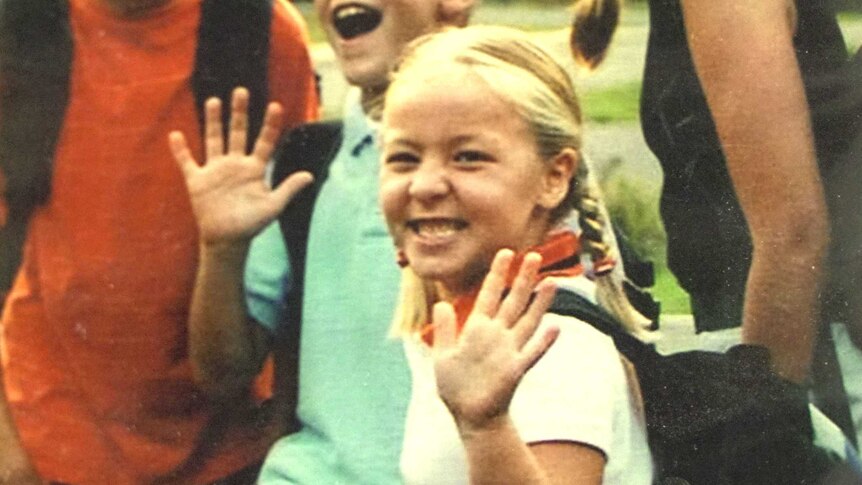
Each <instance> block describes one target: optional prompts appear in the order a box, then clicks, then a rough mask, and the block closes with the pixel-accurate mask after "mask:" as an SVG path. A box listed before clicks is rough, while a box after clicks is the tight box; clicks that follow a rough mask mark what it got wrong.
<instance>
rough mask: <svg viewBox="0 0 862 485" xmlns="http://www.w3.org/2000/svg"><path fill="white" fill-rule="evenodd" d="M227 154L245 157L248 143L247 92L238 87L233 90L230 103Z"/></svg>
mask: <svg viewBox="0 0 862 485" xmlns="http://www.w3.org/2000/svg"><path fill="white" fill-rule="evenodd" d="M229 136H230V137H229V139H228V152H230V153H231V154H234V155H240V156H242V155H245V145H246V143H247V141H248V90H247V89H246V88H243V87H238V88H236V89H234V90H233V96H231V103H230V132H229Z"/></svg>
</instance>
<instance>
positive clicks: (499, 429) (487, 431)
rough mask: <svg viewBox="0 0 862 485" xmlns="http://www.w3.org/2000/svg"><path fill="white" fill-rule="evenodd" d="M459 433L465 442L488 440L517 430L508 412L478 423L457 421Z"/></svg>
mask: <svg viewBox="0 0 862 485" xmlns="http://www.w3.org/2000/svg"><path fill="white" fill-rule="evenodd" d="M455 423H456V425H457V427H458V433H459V434H460V435H461V440H462V441H463V442H465V443H466V442H468V441H471V440H478V441H481V440H486V439H489V438H491V437H493V436H496V435H499V434H501V433H509V432H511V431H513V430H514V429H515V425H514V423H513V422H512V419H511V417H510V416H509V413H508V412H504V413H501V414H498V415H495V416H491V417H488V418H485V419H482V420H478V421H471V420H464V419H457V418H456V419H455Z"/></svg>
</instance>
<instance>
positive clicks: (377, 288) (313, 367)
mask: <svg viewBox="0 0 862 485" xmlns="http://www.w3.org/2000/svg"><path fill="white" fill-rule="evenodd" d="M374 137H375V133H374V128H373V127H372V126H371V125H370V124H369V123H368V121H367V120H366V118H365V115H364V113H363V112H362V109H361V108H360V106H359V101H358V93H355V92H354V93H351V96H350V98H349V99H348V103H347V107H346V109H345V116H344V142H343V143H342V146H341V149H340V151H339V153H338V154H337V155H336V158H335V159H334V161H333V162H332V165H331V167H330V173H329V177H328V178H327V179H326V181H325V183H324V184H323V186H322V188H321V191H320V194H319V196H318V198H317V202H316V204H315V207H314V212H313V214H312V219H311V230H310V234H309V241H308V255H307V262H306V275H305V293H304V302H303V317H302V330H301V334H302V336H301V342H300V363H299V407H298V411H297V412H298V416H299V419H300V422H301V423H302V429H301V430H300V431H299V432H297V433H294V434H292V435H289V436H286V437H284V438H282V439H281V440H279V441H278V442H277V443H276V444H275V445H274V446H273V448H272V450H271V451H270V453H269V456H268V457H267V459H266V462H265V464H264V467H263V470H262V472H261V476H260V483H263V484H269V483H299V484H320V483H326V484H373V485H385V484H394V483H401V478H400V474H399V471H398V461H399V456H400V454H401V442H402V436H403V427H404V419H405V414H406V408H407V402H408V399H409V393H410V381H409V372H408V368H407V364H406V361H405V358H404V355H403V350H402V346H401V343H400V342H399V341H396V340H393V339H391V338H388V337H387V333H388V331H389V326H390V324H391V322H392V315H393V311H394V309H395V305H396V296H397V294H398V286H399V281H400V274H399V271H398V267H397V265H396V264H395V254H394V249H393V245H392V240H391V239H390V237H389V234H388V232H387V230H386V225H385V223H384V220H383V217H382V214H381V211H380V208H379V204H378V202H377V192H378V172H379V167H378V165H379V156H380V155H379V151H378V148H377V143H376V141H374V140H375V138H374ZM286 261H287V258H286V252H285V248H284V243H283V240H282V239H281V235H280V233H279V232H278V228H277V227H276V226H273V227H271V228H269V229H268V230H267V231H266V232H264V233H262V234H261V235H260V236H259V237H258V238H257V239H256V240H255V241H254V244H253V245H252V250H251V254H250V257H249V263H248V267H247V274H246V286H247V297H248V298H247V300H248V305H249V311H250V313H251V315H252V316H253V317H254V318H256V319H258V320H259V321H260V322H261V323H262V324H264V325H266V326H268V327H269V328H272V329H274V328H275V325H276V323H277V322H278V321H279V319H278V315H279V311H280V308H281V306H282V303H281V302H283V301H284V298H283V296H284V293H285V288H286V287H287V284H288V282H289V279H290V278H289V268H287V267H286ZM291 324H298V322H291Z"/></svg>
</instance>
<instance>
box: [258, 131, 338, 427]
mask: <svg viewBox="0 0 862 485" xmlns="http://www.w3.org/2000/svg"><path fill="white" fill-rule="evenodd" d="M342 131H343V130H342V124H341V122H337V121H335V122H324V123H309V124H305V125H300V126H298V127H296V128H295V129H293V131H291V132H290V133H289V134H288V135H287V136H286V137H285V138H284V140H283V141H282V143H281V144H280V145H279V147H278V149H277V151H276V155H275V168H274V171H273V186H276V185H277V184H279V183H281V181H283V180H284V179H285V178H287V176H288V175H290V174H292V173H294V172H296V171H297V170H308V171H309V172H311V173H312V174H313V175H314V182H313V183H312V184H311V186H310V187H306V188H305V189H303V190H302V191H301V192H299V193H298V194H297V195H296V197H294V199H293V200H292V201H291V202H290V204H288V206H287V207H286V208H285V209H284V211H283V212H282V213H281V214H280V215H279V218H278V221H279V226H280V227H281V233H282V236H283V238H284V243H285V246H286V247H287V254H288V258H289V260H290V269H291V278H292V286H291V289H290V291H289V292H288V294H287V296H286V299H285V306H284V309H285V311H284V312H283V316H282V321H281V322H279V323H280V324H279V325H278V329H279V334H278V335H277V338H276V339H275V358H276V359H277V365H276V372H277V375H276V379H277V382H278V383H279V384H280V385H281V387H279V388H277V389H276V391H277V392H279V393H283V395H284V396H283V398H282V399H279V401H281V402H283V403H285V404H286V405H287V406H288V408H287V409H284V410H283V412H284V413H285V415H286V416H290V417H291V419H294V418H295V414H296V412H295V411H296V410H295V406H296V403H297V397H298V377H299V376H298V373H297V370H298V369H299V337H300V332H301V327H302V325H301V323H300V322H301V319H302V300H303V294H304V293H303V288H304V283H305V257H306V252H307V249H308V233H309V230H310V228H311V216H312V213H313V211H314V204H315V201H316V200H317V195H318V194H319V193H320V189H321V187H322V186H323V183H324V182H325V181H326V178H327V175H328V174H329V166H330V165H331V163H332V160H333V159H334V158H335V155H336V154H337V153H338V149H339V148H340V146H341V141H342ZM279 372H280V374H279ZM298 425H299V424H298V423H297V422H296V421H294V422H292V423H290V426H291V429H292V430H293V429H298Z"/></svg>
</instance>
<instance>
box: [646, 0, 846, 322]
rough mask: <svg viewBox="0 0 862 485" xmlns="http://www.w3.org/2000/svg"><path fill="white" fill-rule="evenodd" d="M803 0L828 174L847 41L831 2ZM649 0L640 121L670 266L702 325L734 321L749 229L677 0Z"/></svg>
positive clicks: (806, 66) (803, 40)
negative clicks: (659, 179) (656, 181)
mask: <svg viewBox="0 0 862 485" xmlns="http://www.w3.org/2000/svg"><path fill="white" fill-rule="evenodd" d="M797 3H798V5H797V8H798V15H799V24H798V28H797V32H796V35H795V36H794V43H795V46H796V53H797V57H798V59H799V65H800V68H801V71H802V76H803V80H804V83H805V89H806V94H807V96H808V100H809V104H811V107H812V119H813V126H814V132H815V139H816V144H817V153H818V159H819V163H820V165H821V170H823V171H824V173H826V172H827V171H829V170H830V168H831V163H832V161H833V160H835V158H836V154H837V153H842V152H843V151H845V150H846V144H847V141H848V140H849V139H850V135H851V134H852V133H853V131H852V130H853V124H852V123H848V122H847V119H846V118H847V116H846V114H845V113H844V112H843V111H846V110H847V106H846V105H844V106H841V105H839V103H837V100H839V99H841V97H842V95H843V94H844V93H845V92H846V89H845V88H846V85H845V82H846V81H845V77H844V71H843V69H844V68H845V67H846V57H847V56H846V50H845V46H844V40H843V38H842V36H841V32H840V30H839V28H838V24H837V22H836V20H835V15H834V12H832V11H831V9H830V8H829V7H828V6H827V5H826V3H827V2H825V1H798V2H797ZM649 6H650V36H649V44H648V48H647V59H646V68H645V72H644V84H643V94H642V98H641V120H642V127H643V132H644V136H645V138H646V141H647V144H648V145H649V147H650V149H652V151H653V152H654V153H655V154H656V156H657V157H658V159H659V162H660V163H661V166H662V169H663V170H664V175H665V180H664V187H663V189H662V194H661V199H660V212H661V216H662V220H663V221H664V224H665V230H666V232H667V237H668V250H667V254H668V265H669V267H670V269H671V271H672V272H673V273H674V275H675V276H676V277H677V279H678V281H679V283H680V285H681V286H682V287H683V288H684V289H685V290H686V291H688V292H689V294H690V296H691V299H692V308H693V312H694V314H695V325H696V328H697V330H698V331H704V330H717V329H721V328H730V327H736V326H739V325H740V323H741V321H742V302H743V297H744V293H745V283H746V280H747V277H748V269H749V266H750V265H751V250H752V246H751V236H750V234H749V231H748V226H747V225H746V222H745V217H744V215H743V213H742V209H741V208H740V206H739V202H738V201H737V199H736V194H735V192H734V189H733V184H732V182H731V179H730V175H729V174H728V171H727V166H726V164H725V159H724V156H723V154H722V149H721V144H720V142H719V139H718V135H717V134H716V130H715V125H714V124H713V120H712V118H711V116H710V112H709V108H708V106H707V104H706V99H705V97H704V94H703V91H702V89H701V86H700V82H699V80H698V77H697V73H696V72H695V68H694V64H693V62H692V59H691V54H690V52H689V50H688V45H687V41H686V33H685V27H684V24H683V18H682V12H681V9H680V6H679V0H650V1H649ZM729 28H732V26H729ZM765 81H768V80H765ZM837 108H840V109H837ZM752 109H755V108H754V107H752Z"/></svg>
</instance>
